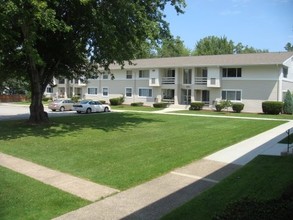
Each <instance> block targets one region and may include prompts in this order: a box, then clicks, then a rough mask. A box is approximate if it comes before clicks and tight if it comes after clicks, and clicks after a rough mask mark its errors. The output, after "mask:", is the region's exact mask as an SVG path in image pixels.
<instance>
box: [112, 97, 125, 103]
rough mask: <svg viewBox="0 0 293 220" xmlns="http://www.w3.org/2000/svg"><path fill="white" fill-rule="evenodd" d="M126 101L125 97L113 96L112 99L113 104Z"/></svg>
mask: <svg viewBox="0 0 293 220" xmlns="http://www.w3.org/2000/svg"><path fill="white" fill-rule="evenodd" d="M123 102H124V97H123V96H122V97H118V98H112V99H110V104H111V105H121V104H122V103H123Z"/></svg>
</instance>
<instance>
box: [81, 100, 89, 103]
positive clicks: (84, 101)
mask: <svg viewBox="0 0 293 220" xmlns="http://www.w3.org/2000/svg"><path fill="white" fill-rule="evenodd" d="M88 102H89V100H82V101H81V102H80V104H87V103H88Z"/></svg>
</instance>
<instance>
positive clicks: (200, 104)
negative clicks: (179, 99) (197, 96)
mask: <svg viewBox="0 0 293 220" xmlns="http://www.w3.org/2000/svg"><path fill="white" fill-rule="evenodd" d="M203 106H204V103H203V102H192V103H190V108H189V110H202V107H203Z"/></svg>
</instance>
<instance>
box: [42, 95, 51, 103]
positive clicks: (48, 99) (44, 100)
mask: <svg viewBox="0 0 293 220" xmlns="http://www.w3.org/2000/svg"><path fill="white" fill-rule="evenodd" d="M50 100H51V98H50V97H45V96H44V97H43V98H42V101H43V102H48V101H50Z"/></svg>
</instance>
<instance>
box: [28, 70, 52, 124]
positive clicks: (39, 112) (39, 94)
mask: <svg viewBox="0 0 293 220" xmlns="http://www.w3.org/2000/svg"><path fill="white" fill-rule="evenodd" d="M30 81H31V105H30V118H29V123H32V124H41V123H47V122H49V118H48V114H47V112H45V111H44V106H43V103H42V98H43V93H44V89H43V88H42V86H41V80H40V74H39V72H38V71H32V72H31V74H30Z"/></svg>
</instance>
